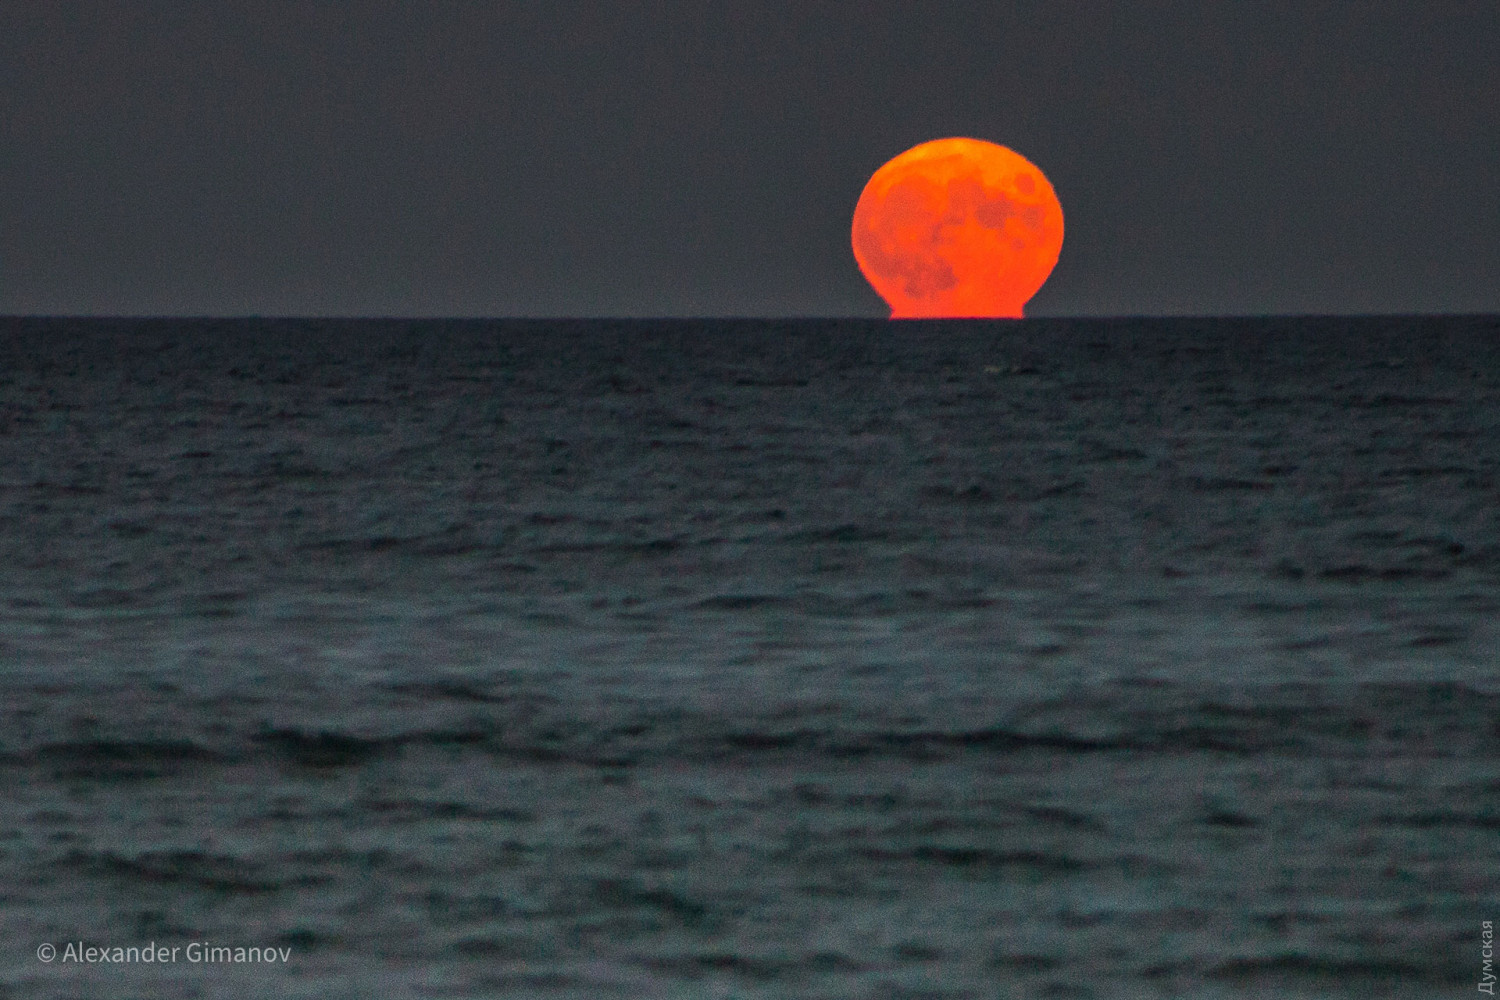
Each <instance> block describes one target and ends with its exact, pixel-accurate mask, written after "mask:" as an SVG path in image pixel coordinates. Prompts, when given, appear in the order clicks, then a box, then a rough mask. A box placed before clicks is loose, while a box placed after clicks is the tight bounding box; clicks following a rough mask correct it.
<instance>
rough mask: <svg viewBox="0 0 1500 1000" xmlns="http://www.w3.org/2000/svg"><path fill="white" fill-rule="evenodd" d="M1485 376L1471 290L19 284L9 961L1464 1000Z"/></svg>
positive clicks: (705, 984)
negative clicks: (1290, 305)
mask: <svg viewBox="0 0 1500 1000" xmlns="http://www.w3.org/2000/svg"><path fill="white" fill-rule="evenodd" d="M1497 401H1500V322H1497V321H1495V320H1492V319H1485V318H1450V319H1363V320H1293V319H1287V320H1239V321H1207V320H1172V321H1148V320H1130V321H1088V322H1082V321H1076V322H1060V321H1026V322H1023V323H995V324H991V323H931V324H894V325H893V324H888V323H865V322H836V321H818V322H813V321H805V322H749V321H746V322H715V323H693V322H685V321H674V322H660V323H658V322H646V321H638V322H628V323H623V322H616V323H611V322H571V323H549V322H540V321H537V322H526V323H480V322H473V323H457V322H397V321H391V322H362V321H361V322H327V321H244V322H222V321H144V320H142V321H104V320H97V321H43V320H4V321H0V931H3V933H0V940H3V941H4V942H5V943H4V946H3V947H0V998H3V997H27V998H31V997H38V998H40V997H59V998H61V997H79V996H110V997H137V996H139V997H147V996H150V997H200V996H201V997H221V996H223V997H228V996H236V997H238V996H244V995H247V994H248V995H256V996H268V997H271V996H288V997H292V996H308V997H311V996H317V997H320V998H326V1000H332V998H336V997H366V996H382V997H459V996H495V997H500V996H505V997H515V996H526V997H530V996H535V997H557V998H563V997H567V998H574V997H577V998H582V997H610V996H621V997H646V996H650V997H656V996H660V997H721V998H729V997H828V998H846V997H848V998H865V997H870V998H901V997H932V998H938V997H944V998H946V997H953V998H959V997H976V998H979V997H1028V998H1029V997H1037V998H1061V997H1111V998H1114V997H1127V998H1128V997H1151V998H1157V997H1161V998H1167V997H1267V998H1269V997H1291V998H1299V997H1308V998H1311V997H1327V996H1345V995H1348V996H1354V995H1359V996H1392V997H1414V998H1415V997H1432V996H1440V995H1447V994H1450V993H1455V991H1472V990H1473V989H1474V986H1475V984H1476V983H1477V982H1479V980H1480V969H1481V960H1480V954H1479V953H1480V947H1481V944H1480V937H1479V934H1480V921H1481V920H1484V919H1490V920H1494V919H1496V918H1497V917H1500V876H1497V872H1500V671H1497V653H1496V650H1500V515H1497V501H1500V487H1497V482H1500V471H1497V470H1500V405H1497ZM79 941H82V942H84V943H85V944H87V945H93V946H99V947H114V946H137V947H138V946H141V945H145V944H147V943H150V942H155V943H157V944H158V945H163V946H166V947H169V948H170V947H173V946H176V947H179V948H183V949H185V948H186V947H187V946H188V945H190V944H192V943H194V942H197V943H202V942H210V943H212V944H214V945H221V946H230V947H280V948H288V949H290V957H289V958H288V960H287V961H286V962H285V963H275V964H271V965H266V964H261V965H250V964H232V963H224V962H221V963H212V964H205V963H202V962H197V963H194V962H191V961H188V960H187V958H186V957H185V952H184V953H183V955H182V956H180V957H179V958H178V960H177V961H176V962H168V963H151V964H146V963H134V964H123V965H122V964H115V963H94V964H88V963H77V962H71V961H65V960H62V959H59V960H56V961H53V962H51V963H44V962H42V961H39V960H38V958H37V956H36V952H37V948H38V947H39V946H40V945H42V944H44V943H55V944H56V946H57V947H58V948H59V949H62V948H64V947H65V946H66V944H67V943H68V942H79Z"/></svg>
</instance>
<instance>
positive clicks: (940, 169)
mask: <svg viewBox="0 0 1500 1000" xmlns="http://www.w3.org/2000/svg"><path fill="white" fill-rule="evenodd" d="M853 242H854V259H855V260H856V261H857V262H858V263H859V269H860V270H861V271H862V272H864V276H865V278H866V279H867V280H868V281H869V282H870V284H871V285H873V286H874V288H875V291H877V292H878V293H880V297H881V298H883V299H885V301H886V302H887V303H888V304H889V305H890V307H891V318H892V319H917V318H935V317H978V316H983V317H1003V318H1010V319H1020V318H1021V315H1022V309H1023V307H1024V306H1025V305H1026V303H1027V301H1028V300H1030V298H1031V297H1032V296H1033V295H1035V294H1036V293H1037V290H1038V289H1040V288H1041V287H1042V285H1043V284H1045V283H1046V281H1047V277H1048V275H1050V274H1051V273H1052V268H1053V267H1054V266H1055V265H1056V264H1057V256H1058V254H1059V253H1060V252H1061V250H1062V242H1063V214H1062V205H1061V204H1060V203H1059V202H1058V200H1057V193H1056V192H1055V191H1053V190H1052V184H1051V183H1050V182H1049V181H1048V180H1047V176H1046V175H1045V174H1043V173H1042V172H1041V170H1039V169H1038V168H1037V166H1036V164H1034V163H1032V162H1031V161H1030V160H1028V159H1026V157H1024V156H1022V155H1021V154H1020V153H1017V152H1015V151H1014V150H1011V149H1007V148H1006V147H1004V146H1000V145H996V144H995V143H993V142H985V141H984V140H982V139H963V138H953V139H934V140H933V141H931V142H924V143H922V144H921V145H920V146H913V147H912V148H911V149H908V150H907V151H906V152H904V153H902V154H901V155H899V156H897V157H896V158H894V159H893V160H891V161H890V162H888V163H886V164H885V165H884V166H883V167H881V168H880V169H879V170H877V171H875V174H874V175H873V176H872V177H871V178H870V181H869V183H868V184H866V185H865V189H864V191H863V192H862V193H861V194H860V196H859V203H858V204H857V205H856V206H855V208H854V232H853Z"/></svg>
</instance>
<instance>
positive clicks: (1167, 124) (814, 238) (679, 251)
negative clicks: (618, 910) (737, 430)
mask: <svg viewBox="0 0 1500 1000" xmlns="http://www.w3.org/2000/svg"><path fill="white" fill-rule="evenodd" d="M947 135H970V136H975V137H977V138H983V139H989V140H991V141H994V142H999V143H1002V144H1004V145H1008V146H1011V147H1013V148H1014V149H1016V150H1017V151H1019V152H1021V153H1022V154H1024V155H1025V156H1027V157H1028V158H1030V159H1031V160H1033V161H1034V162H1035V163H1037V164H1038V165H1039V166H1040V167H1041V168H1042V169H1043V170H1044V171H1046V172H1047V174H1048V175H1049V176H1050V177H1051V179H1052V182H1053V184H1054V186H1055V187H1056V189H1057V192H1058V195H1059V197H1060V199H1061V200H1062V204H1063V210H1064V212H1065V214H1066V216H1067V240H1066V243H1065V244H1064V246H1063V251H1062V259H1061V261H1060V262H1059V264H1058V267H1057V270H1056V271H1055V272H1054V273H1053V276H1052V280H1051V281H1050V282H1049V283H1048V285H1047V286H1046V287H1045V288H1044V289H1043V290H1042V291H1041V293H1039V294H1038V296H1037V297H1036V299H1034V300H1033V301H1032V304H1031V307H1030V308H1029V310H1028V314H1030V315H1059V314H1075V315H1082V314H1120V313H1131V314H1139V313H1184V312H1186V313H1268V312H1282V313H1285V312H1418V311H1500V3H1497V2H1496V0H1412V2H1403V0H1383V2H1381V3H1364V2H1351V0H1333V2H1323V0H1263V2H1257V0H1182V2H1177V0H1129V2H1124V0H1121V2H1115V3H1108V2H1104V0H1094V2H1083V0H1035V2H1004V0H992V2H988V3H980V2H965V0H912V2H892V0H864V2H858V3H856V2H838V3H835V2H825V0H744V2H740V0H656V2H632V0H596V2H588V3H584V2H569V0H545V2H543V0H536V2H531V0H527V2H504V0H490V2H484V3H480V2H473V3H456V2H455V3H443V2H414V0H391V2H386V0H364V2H360V0H349V2H343V3H324V2H321V0H301V2H284V3H278V2H271V0H240V2H234V0H215V2H213V3H203V2H201V0H193V2H158V0H97V2H88V3H79V2H72V0H0V313H150V314H166V313H188V314H208V313H213V314H248V313H260V314H300V315H312V314H336V315H350V314H353V315H533V316H534V315H583V316H589V315H850V314H863V315H884V314H885V308H884V305H883V303H882V302H881V301H880V300H879V299H878V298H877V297H876V296H875V294H874V292H872V291H871V290H870V289H869V288H868V286H866V285H865V283H864V281H863V279H862V278H861V277H860V274H859V272H858V270H857V268H856V267H855V264H854V260H853V257H852V254H851V252H850V249H849V224H850V216H851V213H852V211H853V207H854V203H855V201H856V199H857V198H858V196H859V192H860V189H861V188H862V187H863V185H864V182H865V180H866V179H868V177H869V175H870V173H871V172H873V171H874V170H875V168H876V167H878V166H880V164H881V163H883V162H884V161H885V160H886V159H888V158H890V157H891V156H893V155H895V154H896V153H899V152H901V151H902V150H903V149H906V148H907V147H909V146H912V145H914V144H916V143H918V142H922V141H924V140H927V139H933V138H938V137H941V136H947Z"/></svg>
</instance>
